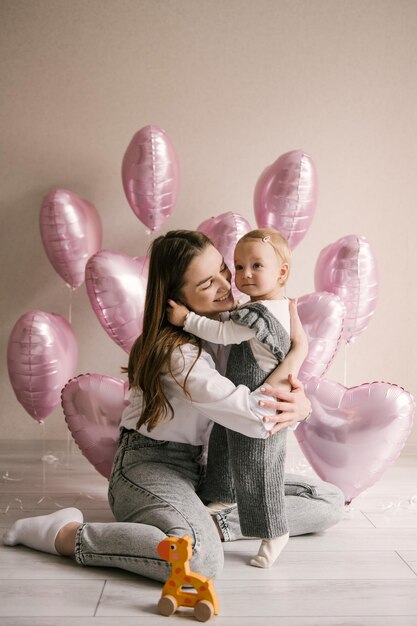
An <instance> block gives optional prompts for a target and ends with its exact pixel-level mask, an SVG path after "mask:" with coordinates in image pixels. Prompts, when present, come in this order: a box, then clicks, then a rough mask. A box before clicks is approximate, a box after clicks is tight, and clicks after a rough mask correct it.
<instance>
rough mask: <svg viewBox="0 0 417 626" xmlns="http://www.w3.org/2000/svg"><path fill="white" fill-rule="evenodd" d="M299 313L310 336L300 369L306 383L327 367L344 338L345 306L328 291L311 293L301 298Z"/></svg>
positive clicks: (319, 374) (321, 374) (301, 376)
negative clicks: (306, 352)
mask: <svg viewBox="0 0 417 626" xmlns="http://www.w3.org/2000/svg"><path fill="white" fill-rule="evenodd" d="M297 308H298V314H299V316H300V320H301V323H302V325H303V328H304V330H305V332H306V334H307V338H308V354H307V357H306V359H305V361H304V363H303V365H302V367H301V369H300V372H299V376H298V377H299V379H300V380H301V381H303V382H304V383H305V382H306V381H307V380H309V379H310V378H312V377H313V376H316V377H318V378H319V377H320V376H323V374H324V373H325V372H326V371H327V369H328V368H329V366H330V364H331V362H332V361H333V359H334V357H335V355H336V353H337V350H338V348H339V346H340V343H341V341H342V331H343V321H344V318H345V306H344V304H343V302H342V301H341V299H340V298H339V297H338V296H336V295H334V294H332V293H327V292H325V291H324V292H315V293H309V294H307V295H306V296H302V297H301V298H298V306H297Z"/></svg>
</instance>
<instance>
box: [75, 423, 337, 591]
mask: <svg viewBox="0 0 417 626" xmlns="http://www.w3.org/2000/svg"><path fill="white" fill-rule="evenodd" d="M202 453H203V449H202V447H201V446H191V445H189V444H183V443H173V442H169V441H156V440H154V439H150V438H149V437H145V436H143V435H141V434H139V433H138V432H136V431H132V430H123V431H122V433H121V437H120V444H119V448H118V450H117V453H116V456H115V460H114V464H113V471H112V475H111V477H110V482H109V502H110V506H111V508H112V511H113V514H114V516H115V518H116V520H117V521H116V522H109V523H86V524H83V525H81V527H80V529H79V530H78V532H77V540H76V549H75V558H76V560H77V562H78V563H80V564H81V565H92V566H105V567H118V568H121V569H124V570H128V571H130V572H135V573H136V574H140V575H142V576H146V577H148V578H152V579H154V580H159V581H165V580H166V579H167V578H168V577H169V575H170V571H171V567H170V565H169V564H168V563H167V562H166V561H163V560H162V559H161V558H160V557H159V556H158V554H157V550H156V548H157V545H158V543H159V542H160V541H162V539H164V538H165V537H166V535H172V536H176V537H180V536H182V535H185V534H187V535H189V536H190V537H191V539H192V542H193V557H192V559H191V562H190V565H191V569H192V570H193V571H196V572H200V573H202V574H204V575H205V576H207V577H209V578H214V577H216V576H217V575H219V574H220V573H221V571H222V568H223V562H224V556H223V549H222V544H221V541H220V537H219V533H218V530H217V528H216V525H215V523H214V521H213V519H212V517H211V515H210V514H209V513H208V511H207V509H206V508H205V506H204V504H203V503H202V501H201V500H200V498H199V497H198V495H197V491H198V487H199V485H200V484H201V481H202V479H203V477H204V469H205V466H204V465H202V464H201V460H202V458H203V455H202ZM285 494H286V498H285V502H286V507H287V517H288V524H289V529H290V535H302V534H306V533H312V532H319V531H323V530H325V529H326V528H328V527H329V526H332V525H333V524H336V523H337V522H338V521H339V520H340V519H341V517H342V515H343V505H344V497H343V494H342V492H341V491H340V490H339V489H338V488H337V487H335V486H334V485H330V484H329V483H324V482H321V481H319V480H312V479H308V480H306V479H305V478H304V477H298V476H288V477H286V481H285ZM217 521H218V524H219V526H220V528H221V530H222V533H223V536H224V540H225V541H233V540H236V539H243V536H242V534H241V530H240V525H239V516H238V512H237V509H236V508H231V509H229V510H226V511H222V513H219V514H217Z"/></svg>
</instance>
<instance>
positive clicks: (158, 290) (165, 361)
mask: <svg viewBox="0 0 417 626" xmlns="http://www.w3.org/2000/svg"><path fill="white" fill-rule="evenodd" d="M210 244H211V241H210V239H208V237H206V235H203V233H200V232H197V231H193V230H171V231H169V232H168V233H167V234H166V235H163V236H161V237H157V238H156V239H155V240H154V241H153V242H152V244H151V247H150V261H149V276H148V285H147V289H146V297H145V308H144V315H143V328H142V334H141V335H140V336H139V337H138V339H136V341H135V343H134V344H133V346H132V349H131V351H130V355H129V363H128V366H127V374H128V378H129V385H130V387H139V388H140V389H141V390H142V393H143V409H142V415H141V416H140V418H139V421H138V424H137V427H138V428H139V427H140V426H142V425H143V424H146V425H147V430H148V431H151V430H152V429H153V428H155V426H156V425H157V424H158V423H159V422H160V421H162V420H163V419H165V418H166V417H167V415H168V413H170V417H171V419H172V417H173V415H174V412H173V409H172V406H171V404H170V402H169V399H168V398H167V396H166V395H165V393H164V390H163V387H162V385H161V374H162V373H163V372H164V371H165V372H166V371H167V370H168V371H169V372H170V373H171V375H172V376H173V378H174V379H175V376H174V374H173V372H172V369H171V356H172V353H173V351H174V350H175V348H178V347H180V346H182V345H183V344H185V343H194V345H196V346H197V348H198V353H197V357H196V359H195V360H194V362H193V364H192V366H191V368H190V370H189V371H188V373H187V375H186V377H185V380H184V384H183V385H180V383H178V384H179V385H180V386H181V388H182V389H183V391H184V393H185V394H186V395H187V388H186V384H187V378H188V376H189V374H190V372H191V370H192V368H193V367H194V365H195V363H196V361H197V359H198V358H199V356H200V353H201V340H200V339H198V338H196V337H194V336H193V335H190V334H189V333H187V332H185V331H184V330H183V329H182V328H180V327H177V326H173V325H172V324H170V323H169V321H168V319H167V314H166V310H167V306H168V305H167V301H168V299H172V300H176V301H181V289H182V287H183V286H184V274H185V273H186V271H187V269H188V267H189V265H190V263H191V261H192V260H193V259H194V258H195V257H196V256H197V255H199V254H200V253H201V252H202V251H203V250H204V248H205V247H206V246H208V245H210ZM125 371H126V370H125ZM175 380H176V379H175Z"/></svg>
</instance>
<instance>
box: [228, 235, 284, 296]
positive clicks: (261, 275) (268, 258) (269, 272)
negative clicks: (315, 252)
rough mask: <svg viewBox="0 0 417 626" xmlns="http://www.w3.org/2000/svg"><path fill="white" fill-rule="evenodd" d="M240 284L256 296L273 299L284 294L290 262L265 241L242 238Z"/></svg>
mask: <svg viewBox="0 0 417 626" xmlns="http://www.w3.org/2000/svg"><path fill="white" fill-rule="evenodd" d="M235 268H236V277H235V283H236V287H237V288H238V289H239V290H240V291H241V292H242V293H245V294H247V295H248V296H250V298H251V300H252V301H255V300H272V299H274V298H277V297H279V296H280V295H282V290H283V284H284V282H285V278H286V276H287V274H288V263H284V262H283V261H282V259H281V258H280V257H278V255H277V253H276V252H275V250H274V248H273V247H272V245H271V244H270V243H268V242H264V241H251V240H247V241H242V242H241V243H238V244H237V246H236V248H235Z"/></svg>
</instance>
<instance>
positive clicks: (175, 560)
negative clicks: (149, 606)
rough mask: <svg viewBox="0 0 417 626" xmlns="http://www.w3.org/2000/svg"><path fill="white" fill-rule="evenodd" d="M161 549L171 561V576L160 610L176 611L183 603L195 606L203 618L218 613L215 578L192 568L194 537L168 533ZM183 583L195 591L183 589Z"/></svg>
mask: <svg viewBox="0 0 417 626" xmlns="http://www.w3.org/2000/svg"><path fill="white" fill-rule="evenodd" d="M157 550H158V554H159V556H160V557H162V558H163V559H164V560H165V561H168V563H171V576H170V577H169V578H168V580H167V581H166V583H165V585H164V587H163V589H162V596H161V599H160V600H159V603H158V610H159V612H160V614H161V615H166V616H169V615H173V614H174V613H175V611H176V610H177V608H178V607H179V606H188V607H191V608H193V607H194V616H195V617H196V619H198V621H199V622H207V620H209V619H210V618H211V617H212V616H213V615H218V612H219V601H218V599H217V595H216V591H215V589H214V585H213V582H212V580H211V579H210V578H205V577H204V576H202V575H201V574H196V573H195V572H192V571H191V570H190V565H189V560H190V559H191V557H192V554H193V549H192V541H191V537H188V535H184V537H167V538H166V539H164V540H163V541H161V543H160V544H159V545H158V548H157ZM183 585H189V586H192V587H193V588H194V590H195V592H193V591H187V590H185V589H183V588H182V587H183Z"/></svg>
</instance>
